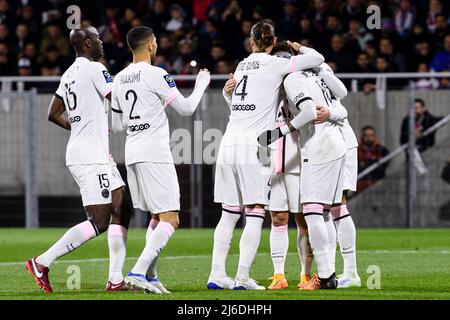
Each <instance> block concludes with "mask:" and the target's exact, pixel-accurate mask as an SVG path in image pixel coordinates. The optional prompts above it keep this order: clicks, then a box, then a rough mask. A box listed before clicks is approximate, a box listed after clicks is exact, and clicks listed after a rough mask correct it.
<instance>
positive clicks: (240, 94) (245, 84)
mask: <svg viewBox="0 0 450 320" xmlns="http://www.w3.org/2000/svg"><path fill="white" fill-rule="evenodd" d="M247 81H248V75H245V76H243V77H242V79H241V81H239V83H238V84H237V86H236V88H235V89H234V94H235V95H237V96H240V97H241V101H244V100H245V96H246V95H248V93H247V92H245V90H246V89H247ZM241 84H242V91H241V92H238V88H239V86H240V85H241Z"/></svg>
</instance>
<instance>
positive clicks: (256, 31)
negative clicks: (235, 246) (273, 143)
mask: <svg viewBox="0 0 450 320" xmlns="http://www.w3.org/2000/svg"><path fill="white" fill-rule="evenodd" d="M275 43H276V37H275V32H274V28H273V25H272V24H271V23H270V22H269V21H267V20H263V21H260V22H257V23H256V24H255V25H254V26H253V27H252V29H251V32H250V44H251V47H252V51H253V53H252V54H250V56H248V57H247V58H246V59H244V60H243V61H241V62H240V63H239V64H238V66H237V68H236V71H235V73H234V79H235V80H236V87H235V89H234V90H232V91H228V92H225V94H224V95H225V99H227V100H228V104H229V105H230V109H231V114H230V118H229V122H228V125H227V128H226V132H225V134H224V136H223V138H222V141H221V144H220V149H219V153H218V157H217V165H216V173H215V186H214V201H215V202H218V203H221V204H222V216H221V219H220V221H219V223H218V225H217V227H216V230H215V232H214V248H213V257H212V268H211V273H210V276H209V279H208V283H207V287H208V288H209V289H235V290H264V289H265V288H264V287H263V286H260V285H258V284H257V282H256V281H255V280H253V279H252V278H251V277H250V267H251V265H252V263H253V260H254V258H255V255H256V253H257V250H258V247H259V242H260V238H261V228H262V224H263V221H264V217H265V207H266V206H267V205H268V204H269V200H268V192H269V180H270V168H269V166H268V163H267V161H264V159H263V157H262V155H263V154H266V153H265V152H266V150H264V149H263V150H260V148H259V147H258V144H257V141H256V138H257V137H258V135H259V133H260V132H262V131H265V130H268V129H271V128H273V127H274V126H275V118H276V111H277V106H278V101H277V100H278V92H279V89H280V86H281V84H282V82H283V78H284V77H285V76H286V75H287V74H289V73H291V72H295V71H298V70H304V69H308V68H313V67H316V66H318V65H319V64H321V63H322V62H323V61H324V58H323V56H322V55H321V54H319V53H318V52H317V51H315V50H313V49H310V48H306V47H302V48H301V49H300V53H301V55H298V56H295V57H292V58H289V57H276V56H271V55H270V54H269V53H270V52H271V50H272V48H273V46H274V44H275ZM242 211H245V217H246V223H245V227H244V230H243V233H242V236H241V239H240V244H239V250H240V256H239V265H238V270H237V273H236V277H235V278H234V279H233V278H230V277H228V276H227V274H226V270H225V263H226V258H227V255H228V251H229V248H230V243H231V239H232V236H233V231H234V229H235V227H236V224H237V222H238V220H239V218H240V217H241V213H242Z"/></svg>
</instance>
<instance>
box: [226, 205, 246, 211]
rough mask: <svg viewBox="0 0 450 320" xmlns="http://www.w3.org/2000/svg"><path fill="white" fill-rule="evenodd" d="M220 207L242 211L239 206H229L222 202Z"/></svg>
mask: <svg viewBox="0 0 450 320" xmlns="http://www.w3.org/2000/svg"><path fill="white" fill-rule="evenodd" d="M222 208H224V209H227V210H230V211H234V212H242V207H241V206H229V205H227V204H222Z"/></svg>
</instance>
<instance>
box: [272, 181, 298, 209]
mask: <svg viewBox="0 0 450 320" xmlns="http://www.w3.org/2000/svg"><path fill="white" fill-rule="evenodd" d="M269 200H270V203H269V210H270V211H280V212H286V211H289V212H292V213H299V212H302V210H301V205H300V174H299V173H284V174H281V175H274V176H272V180H271V182H270V194H269Z"/></svg>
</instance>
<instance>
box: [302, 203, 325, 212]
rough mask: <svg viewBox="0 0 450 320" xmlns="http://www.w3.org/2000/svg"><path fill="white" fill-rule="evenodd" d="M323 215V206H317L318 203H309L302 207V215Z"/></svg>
mask: <svg viewBox="0 0 450 320" xmlns="http://www.w3.org/2000/svg"><path fill="white" fill-rule="evenodd" d="M311 212H314V213H323V205H322V204H318V203H310V204H305V205H304V206H303V213H304V214H305V213H311Z"/></svg>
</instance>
